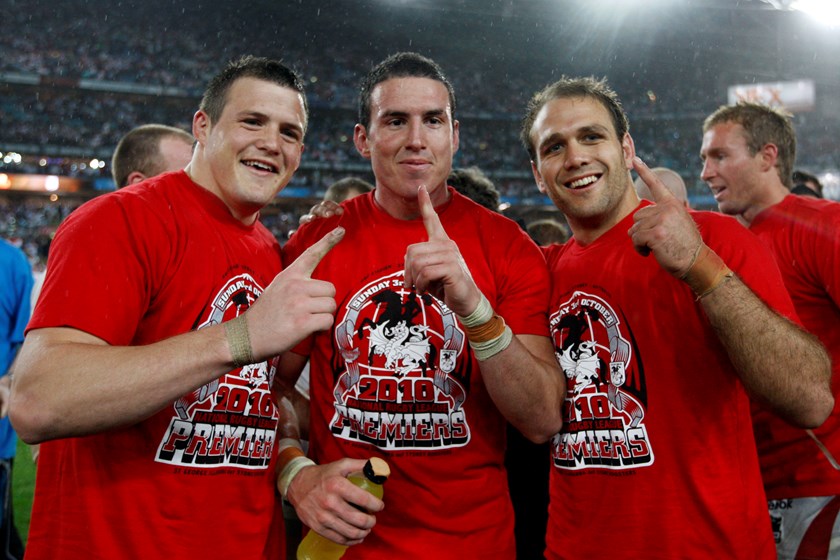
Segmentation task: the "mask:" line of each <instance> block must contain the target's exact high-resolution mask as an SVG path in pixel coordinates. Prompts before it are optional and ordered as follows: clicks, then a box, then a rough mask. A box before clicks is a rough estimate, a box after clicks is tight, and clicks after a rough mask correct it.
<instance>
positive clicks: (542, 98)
mask: <svg viewBox="0 0 840 560" xmlns="http://www.w3.org/2000/svg"><path fill="white" fill-rule="evenodd" d="M570 97H593V98H595V99H596V100H597V101H598V102H600V103H601V105H603V106H604V107H605V108H606V109H607V111H609V112H610V116H611V117H612V121H613V127H614V128H615V134H616V136H618V139H619V141H620V140H621V139H622V138H624V135H625V134H626V133H627V132H629V131H630V121H629V120H628V119H627V113H625V112H624V108H623V107H622V106H621V101H620V100H619V99H618V94H617V93H615V91H613V90H612V88H610V86H609V85H608V84H607V80H606V78H602V79H600V80H599V79H597V78H595V77H594V76H589V77H588V78H570V77H568V76H562V77H561V78H560V79H559V80H557V81H556V82H554V83H553V84H551V85H548V86H546V87H545V88H543V89H542V90H540V91H538V92H537V93H536V94H534V96H533V97H532V98H531V100H530V101H529V102H528V107H527V109H526V111H525V118H524V119H522V129H521V131H520V133H519V138H520V140H522V145H523V146H525V149H526V150H528V155H529V156H531V160H534V161H536V159H537V148H536V146H534V145H533V144H532V143H531V129H532V128H533V127H534V121H535V120H536V119H537V113H539V112H540V109H542V108H543V106H544V105H545V104H546V103H548V102H549V101H553V100H554V99H566V98H570Z"/></svg>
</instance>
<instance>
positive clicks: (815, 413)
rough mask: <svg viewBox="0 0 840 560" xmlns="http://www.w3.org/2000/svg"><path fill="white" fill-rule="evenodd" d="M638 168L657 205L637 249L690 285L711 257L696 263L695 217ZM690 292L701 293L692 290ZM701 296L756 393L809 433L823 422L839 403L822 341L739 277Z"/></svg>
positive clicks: (644, 213) (644, 212)
mask: <svg viewBox="0 0 840 560" xmlns="http://www.w3.org/2000/svg"><path fill="white" fill-rule="evenodd" d="M636 170H637V171H638V172H639V175H640V176H641V177H642V179H643V180H644V181H645V183H647V185H648V187H649V188H650V189H651V193H652V194H653V196H654V200H655V201H656V204H655V205H654V206H648V207H646V208H642V209H641V210H639V211H637V212H636V214H635V216H634V220H635V224H634V225H633V227H632V228H631V229H630V232H629V233H630V235H631V237H632V238H633V242H634V244H635V246H636V248H637V250H639V251H640V252H642V253H643V254H646V253H648V252H650V253H653V255H654V257H655V258H656V260H657V261H658V262H659V264H660V265H661V266H662V268H664V269H665V270H667V271H668V272H669V273H670V274H672V275H673V276H675V277H677V278H682V279H685V280H686V281H687V282H688V283H689V285H692V281H693V279H694V278H695V277H696V273H697V272H698V267H701V268H704V264H705V263H704V262H701V259H706V257H705V256H701V258H698V259H697V262H696V263H695V262H694V259H695V258H697V257H696V255H698V254H701V252H700V251H701V250H702V251H703V253H705V251H706V250H707V249H708V248H707V247H706V246H705V245H704V244H703V240H702V238H701V237H700V233H699V232H698V231H697V227H696V226H695V224H694V221H693V220H692V219H691V216H689V215H688V213H687V211H686V210H685V209H684V208H683V206H682V204H681V203H679V201H677V200H676V198H674V197H673V195H671V193H670V192H668V190H667V189H666V188H665V186H664V185H662V184H661V182H660V181H659V180H658V179H657V178H656V176H655V175H653V174H652V173H651V172H650V170H649V169H648V168H647V166H645V165H644V164H643V163H641V161H638V162H637V164H636ZM709 252H710V256H709V257H708V259H707V262H708V263H712V265H713V266H718V265H716V264H714V263H721V261H720V259H719V258H718V257H717V255H714V253H712V252H711V250H709ZM715 259H717V260H715ZM720 266H724V267H725V265H723V264H722V263H721V264H720ZM712 270H715V269H714V268H713V269H712ZM721 270H722V272H726V269H725V268H723V269H721ZM700 272H702V270H701V271H700ZM689 273H691V274H689ZM727 276H728V275H727ZM692 289H695V292H697V290H698V288H696V287H695V286H694V285H692ZM697 293H698V296H701V297H700V301H701V304H702V306H703V310H704V311H705V312H706V315H707V317H708V318H709V321H710V323H711V324H712V327H713V328H714V329H715V332H716V333H717V335H718V338H719V339H720V341H721V343H722V344H723V346H724V348H725V349H726V351H727V353H728V355H729V359H730V360H731V361H732V364H733V365H734V366H735V370H736V371H737V372H738V375H739V377H740V378H741V381H742V382H743V384H744V387H745V388H746V389H747V391H748V392H749V393H750V395H751V396H753V397H754V398H757V399H758V400H760V401H761V402H763V403H765V404H767V405H768V406H769V407H770V408H771V409H772V410H774V411H775V412H776V413H777V414H778V415H779V416H781V417H782V418H784V419H785V420H787V421H788V422H790V423H791V424H794V425H797V426H800V427H803V428H805V427H815V426H819V425H820V424H822V422H823V421H825V419H826V418H827V417H828V415H829V414H830V413H831V410H832V408H833V406H834V399H833V397H832V394H831V388H830V380H831V365H830V361H829V358H828V355H827V353H826V351H825V349H824V348H823V347H822V345H821V344H820V343H819V341H817V339H816V338H815V337H813V336H812V335H810V334H808V333H806V332H805V331H803V330H802V329H800V328H799V327H797V326H796V325H794V324H793V323H791V322H790V321H788V320H787V319H785V318H784V317H782V316H780V315H779V314H778V313H776V312H775V311H773V310H772V309H770V308H769V307H767V305H766V304H765V303H764V302H763V301H761V299H759V298H758V296H756V295H755V294H754V293H753V292H752V290H750V289H749V287H747V286H746V285H745V284H744V283H743V282H741V280H740V279H738V278H737V277H726V278H724V279H723V281H722V282H719V283H717V284H713V289H712V291H709V290H708V288H706V289H700V291H699V292H697Z"/></svg>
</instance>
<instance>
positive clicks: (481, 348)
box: [470, 317, 513, 361]
mask: <svg viewBox="0 0 840 560" xmlns="http://www.w3.org/2000/svg"><path fill="white" fill-rule="evenodd" d="M499 319H501V317H500V318H499ZM502 326H503V327H504V328H503V330H502V333H501V334H500V335H499V336H497V337H496V338H493V339H491V340H487V341H484V342H476V341H473V340H472V339H471V340H470V346H471V347H472V349H473V354H475V358H476V359H477V360H479V361H484V360H486V359H488V358H492V357H493V356H495V355H496V354H498V353H499V352H501V351H502V350H504V349H505V348H507V347H508V346H509V345H510V343H511V341H512V340H513V331H512V330H510V327H508V326H507V325H505V323H504V321H502Z"/></svg>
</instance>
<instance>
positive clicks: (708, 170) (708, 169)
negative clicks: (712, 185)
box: [700, 158, 715, 181]
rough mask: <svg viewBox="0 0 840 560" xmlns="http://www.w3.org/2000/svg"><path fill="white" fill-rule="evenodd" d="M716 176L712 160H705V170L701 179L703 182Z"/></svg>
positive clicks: (701, 174)
mask: <svg viewBox="0 0 840 560" xmlns="http://www.w3.org/2000/svg"><path fill="white" fill-rule="evenodd" d="M714 176H715V170H714V165H713V163H712V160H711V158H706V159H704V160H703V170H702V171H701V172H700V178H701V179H702V180H703V181H708V180H709V179H711V178H712V177H714Z"/></svg>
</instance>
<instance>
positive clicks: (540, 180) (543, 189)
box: [531, 160, 548, 194]
mask: <svg viewBox="0 0 840 560" xmlns="http://www.w3.org/2000/svg"><path fill="white" fill-rule="evenodd" d="M531 172H532V173H533V174H534V181H536V182H537V188H538V189H540V192H541V193H543V194H548V192H547V191H548V187H546V185H545V181H543V178H542V175H540V171H539V169H537V164H536V163H534V160H531Z"/></svg>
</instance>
